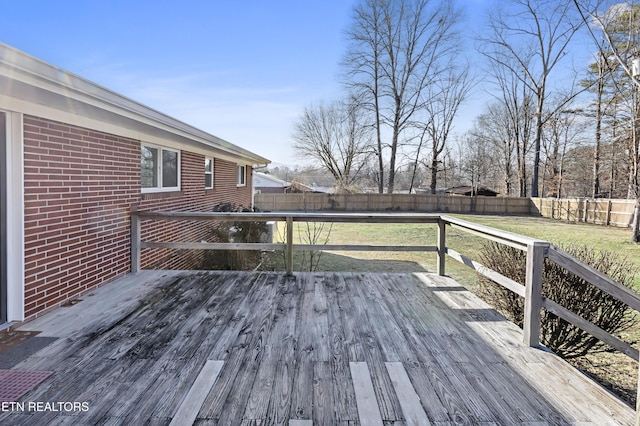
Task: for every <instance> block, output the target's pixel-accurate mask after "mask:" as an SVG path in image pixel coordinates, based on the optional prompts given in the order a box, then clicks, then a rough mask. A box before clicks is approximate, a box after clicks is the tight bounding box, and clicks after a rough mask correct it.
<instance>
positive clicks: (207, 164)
mask: <svg viewBox="0 0 640 426" xmlns="http://www.w3.org/2000/svg"><path fill="white" fill-rule="evenodd" d="M204 187H205V188H207V189H211V188H213V158H205V159H204Z"/></svg>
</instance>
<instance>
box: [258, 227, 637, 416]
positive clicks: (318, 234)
mask: <svg viewBox="0 0 640 426" xmlns="http://www.w3.org/2000/svg"><path fill="white" fill-rule="evenodd" d="M454 216H456V217H459V218H461V219H465V220H468V221H471V222H474V223H479V224H482V225H486V226H491V227H494V228H498V229H502V230H505V231H510V232H514V233H518V234H521V235H526V236H529V237H532V238H537V239H541V240H546V241H549V242H551V243H552V244H554V245H556V246H559V247H567V246H572V245H585V246H587V247H590V248H592V249H594V250H596V251H603V250H605V251H610V252H612V253H615V255H616V256H617V257H620V258H626V259H628V260H629V261H631V262H632V263H633V264H634V265H635V266H636V267H637V268H638V269H640V246H638V245H636V244H633V243H631V242H630V241H629V240H630V230H628V229H623V228H613V227H605V226H598V225H588V224H576V223H567V222H563V221H557V220H552V219H545V218H540V217H531V216H527V217H520V216H485V215H454ZM296 226H297V228H296V229H295V231H296V232H295V233H294V240H295V241H296V242H299V243H317V244H323V243H329V244H369V245H435V244H436V238H437V226H436V225H422V224H384V225H381V224H345V223H335V224H333V225H330V224H324V225H322V224H316V225H315V227H314V224H309V225H307V224H305V223H297V224H296ZM320 227H322V229H320ZM284 229H285V226H284V223H280V224H278V232H275V233H274V234H275V235H274V239H279V240H281V241H282V240H283V238H284ZM484 244H486V240H483V239H482V238H480V237H475V236H473V235H470V234H468V233H466V232H464V231H460V230H456V229H455V228H454V229H449V230H448V231H447V246H448V247H451V248H452V249H454V250H456V251H458V252H460V253H462V254H464V255H466V256H468V257H470V258H472V259H474V260H479V256H478V255H479V253H480V251H481V249H482V247H483V245H484ZM311 265H313V266H311ZM262 268H264V269H269V270H283V269H284V257H283V255H281V254H280V253H273V254H271V255H270V256H269V257H268V258H267V259H266V260H265V262H264V263H263V265H262ZM310 269H313V270H317V271H358V272H360V271H361V272H364V271H368V272H418V271H425V270H426V271H429V272H435V271H436V255H435V253H423V252H353V251H351V252H340V251H332V252H321V253H320V252H317V253H315V254H311V253H309V252H295V256H294V270H298V271H300V270H307V271H308V270H310ZM446 271H447V275H450V276H451V277H453V278H454V279H456V281H458V282H459V283H460V284H463V285H464V286H465V287H467V288H468V289H470V290H471V291H474V290H477V276H476V274H475V272H474V271H473V270H472V269H470V268H468V267H466V266H464V265H462V264H460V263H458V262H456V261H455V260H453V259H451V258H448V259H447V265H446ZM637 272H638V271H636V275H635V280H634V289H635V290H636V291H640V274H638V273H637ZM618 337H620V338H621V339H623V340H625V341H627V342H630V343H633V344H635V343H636V342H638V341H639V340H640V331H638V328H637V327H634V328H633V329H632V330H628V331H627V332H624V333H621V334H620V335H619V336H618ZM636 347H637V345H636ZM571 362H572V363H573V364H574V365H575V366H576V367H578V368H580V369H581V370H583V371H584V372H586V373H587V374H590V375H592V376H593V377H595V378H596V379H597V380H598V381H600V382H601V383H602V384H603V385H604V386H606V387H608V388H609V389H612V390H613V391H614V392H615V393H617V394H618V395H619V396H621V397H622V398H623V399H624V400H625V401H627V402H628V403H629V404H632V405H633V404H635V397H636V395H635V394H636V390H637V380H638V366H637V363H636V362H634V361H633V360H632V359H630V358H629V357H627V356H625V355H623V354H621V353H618V352H613V353H595V354H591V355H587V356H584V357H581V358H577V359H575V360H572V361H571Z"/></svg>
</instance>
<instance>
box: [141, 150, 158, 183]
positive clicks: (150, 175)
mask: <svg viewBox="0 0 640 426" xmlns="http://www.w3.org/2000/svg"><path fill="white" fill-rule="evenodd" d="M141 174H142V187H143V188H156V187H157V186H158V149H157V148H151V147H148V146H142V164H141Z"/></svg>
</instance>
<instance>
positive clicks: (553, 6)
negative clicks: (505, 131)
mask: <svg viewBox="0 0 640 426" xmlns="http://www.w3.org/2000/svg"><path fill="white" fill-rule="evenodd" d="M510 3H511V4H512V5H511V7H510V8H509V9H508V10H509V13H504V12H499V13H496V14H495V15H494V16H493V17H492V18H491V21H490V27H489V30H490V33H491V34H490V35H489V36H487V37H484V38H483V39H482V41H483V42H484V45H485V50H484V52H483V53H484V54H485V55H486V56H487V57H488V58H490V59H491V60H492V61H495V62H497V63H499V64H500V65H501V66H503V67H507V68H510V69H511V70H512V72H513V74H514V75H516V76H519V78H520V79H521V81H522V82H523V83H524V84H525V85H526V86H527V87H528V88H529V90H530V91H531V92H532V93H533V94H534V96H535V101H536V108H535V128H534V129H535V137H534V143H533V144H534V160H533V171H532V176H531V195H532V196H534V197H537V196H538V183H539V166H540V147H541V141H542V132H543V127H544V120H545V116H544V115H543V114H544V111H545V101H546V99H547V96H548V91H549V87H548V81H549V75H550V74H551V72H552V71H553V69H554V68H555V67H556V66H557V65H558V63H559V62H560V61H561V60H562V59H563V58H564V57H565V55H566V53H567V48H568V46H569V43H570V42H571V40H572V38H573V36H574V35H575V33H576V32H577V31H578V30H579V29H580V27H581V26H582V24H583V20H582V19H581V18H580V16H578V14H576V13H575V10H574V8H573V7H572V5H571V3H569V2H566V1H561V0H512V1H511V2H510ZM573 96H575V93H574V94H571V95H570V96H569V97H568V99H567V101H566V102H569V101H570V99H571V98H572V97H573ZM550 117H551V115H547V116H546V118H550Z"/></svg>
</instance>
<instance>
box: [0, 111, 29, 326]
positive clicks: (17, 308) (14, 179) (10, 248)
mask: <svg viewBox="0 0 640 426" xmlns="http://www.w3.org/2000/svg"><path fill="white" fill-rule="evenodd" d="M2 111H3V112H4V113H6V114H7V163H6V164H4V165H3V166H6V169H5V170H6V173H7V321H9V322H15V321H23V320H24V314H25V310H24V298H25V295H24V286H25V282H24V281H25V280H24V273H25V269H24V138H23V131H22V129H23V128H24V123H23V116H22V114H21V113H17V112H12V111H5V110H2Z"/></svg>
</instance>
